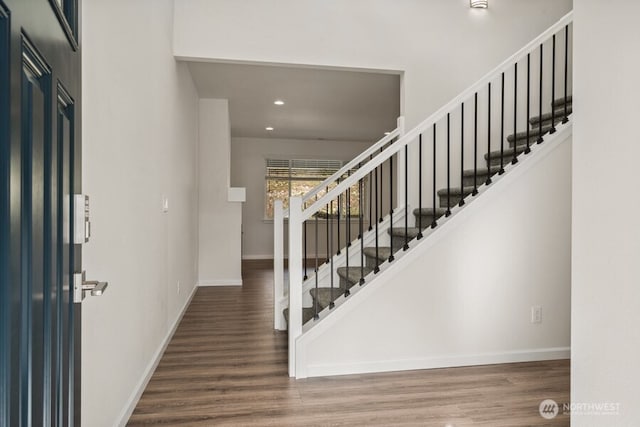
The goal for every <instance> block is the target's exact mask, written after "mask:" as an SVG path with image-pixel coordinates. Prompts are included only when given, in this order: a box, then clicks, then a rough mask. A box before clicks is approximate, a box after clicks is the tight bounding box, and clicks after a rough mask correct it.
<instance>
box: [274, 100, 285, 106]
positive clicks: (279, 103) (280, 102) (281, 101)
mask: <svg viewBox="0 0 640 427" xmlns="http://www.w3.org/2000/svg"><path fill="white" fill-rule="evenodd" d="M273 103H274V104H276V105H284V101H283V100H281V99H276V100H275V101H273Z"/></svg>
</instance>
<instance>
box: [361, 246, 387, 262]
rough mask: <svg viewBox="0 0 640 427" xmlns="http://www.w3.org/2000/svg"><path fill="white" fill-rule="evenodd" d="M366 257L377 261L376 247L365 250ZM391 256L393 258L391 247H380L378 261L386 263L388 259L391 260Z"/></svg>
mask: <svg viewBox="0 0 640 427" xmlns="http://www.w3.org/2000/svg"><path fill="white" fill-rule="evenodd" d="M364 255H365V256H368V257H371V258H373V259H375V258H376V247H375V246H370V247H366V248H364ZM390 256H391V248H390V247H388V246H378V259H379V260H380V261H384V260H386V259H389V257H390Z"/></svg>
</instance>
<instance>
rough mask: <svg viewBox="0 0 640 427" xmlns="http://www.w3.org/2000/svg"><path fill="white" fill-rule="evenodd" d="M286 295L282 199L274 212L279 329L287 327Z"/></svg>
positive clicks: (275, 307)
mask: <svg viewBox="0 0 640 427" xmlns="http://www.w3.org/2000/svg"><path fill="white" fill-rule="evenodd" d="M283 297H284V212H283V209H282V201H281V200H276V202H275V205H274V212H273V327H274V328H275V329H276V330H278V331H284V330H286V329H287V324H286V322H285V319H284V315H283V314H282V310H283V309H284V308H285V307H283V306H282V304H281V301H282V298H283Z"/></svg>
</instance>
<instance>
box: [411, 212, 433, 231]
mask: <svg viewBox="0 0 640 427" xmlns="http://www.w3.org/2000/svg"><path fill="white" fill-rule="evenodd" d="M414 216H415V217H416V227H417V226H418V225H422V229H423V230H424V229H425V228H427V227H429V226H431V223H432V222H433V215H414ZM421 218H422V219H421ZM436 220H437V219H436ZM420 221H422V222H420Z"/></svg>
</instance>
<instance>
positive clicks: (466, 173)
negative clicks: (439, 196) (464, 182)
mask: <svg viewBox="0 0 640 427" xmlns="http://www.w3.org/2000/svg"><path fill="white" fill-rule="evenodd" d="M489 170H491V174H492V175H493V174H496V173H498V172H500V166H491V168H490V169H488V168H484V167H483V168H478V175H479V176H483V175H488V171H489ZM473 174H474V170H473V169H467V170H465V171H463V172H462V175H463V176H464V177H470V176H473ZM444 194H445V195H446V194H447V193H446V191H445V193H444Z"/></svg>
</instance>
